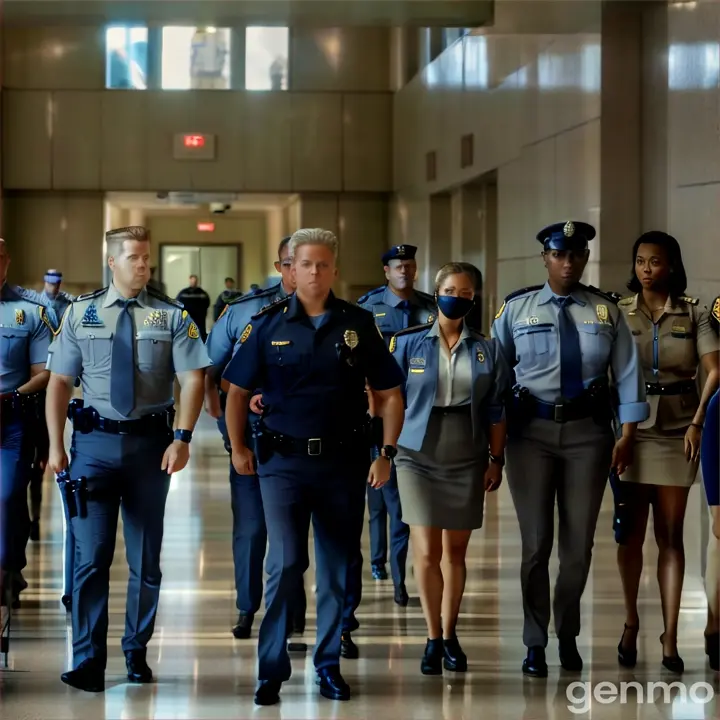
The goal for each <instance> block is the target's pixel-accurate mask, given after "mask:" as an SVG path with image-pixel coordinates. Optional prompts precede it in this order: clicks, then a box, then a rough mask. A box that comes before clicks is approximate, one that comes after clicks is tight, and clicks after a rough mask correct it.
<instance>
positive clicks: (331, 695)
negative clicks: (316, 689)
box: [318, 667, 350, 700]
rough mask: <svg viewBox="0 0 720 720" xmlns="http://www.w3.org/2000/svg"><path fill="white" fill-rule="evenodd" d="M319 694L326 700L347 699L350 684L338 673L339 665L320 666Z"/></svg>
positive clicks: (348, 697)
mask: <svg viewBox="0 0 720 720" xmlns="http://www.w3.org/2000/svg"><path fill="white" fill-rule="evenodd" d="M318 677H319V678H320V694H321V695H322V696H323V697H324V698H327V699H328V700H349V699H350V686H349V685H348V684H347V683H346V682H345V680H344V679H343V676H342V675H341V674H340V668H339V667H329V668H320V670H318Z"/></svg>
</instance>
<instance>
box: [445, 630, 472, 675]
mask: <svg viewBox="0 0 720 720" xmlns="http://www.w3.org/2000/svg"><path fill="white" fill-rule="evenodd" d="M443 653H444V655H443V665H444V667H445V669H446V670H450V672H467V655H466V654H465V653H464V652H463V649H462V648H461V647H460V642H459V641H458V639H457V637H451V638H448V639H447V640H444V641H443Z"/></svg>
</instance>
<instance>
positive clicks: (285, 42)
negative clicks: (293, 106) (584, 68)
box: [245, 27, 290, 90]
mask: <svg viewBox="0 0 720 720" xmlns="http://www.w3.org/2000/svg"><path fill="white" fill-rule="evenodd" d="M289 37H290V33H289V31H288V29H287V28H286V27H249V28H246V29H245V88H246V89H247V90H287V89H288V54H289V45H290V40H289Z"/></svg>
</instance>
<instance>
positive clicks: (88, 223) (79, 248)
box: [63, 194, 105, 288]
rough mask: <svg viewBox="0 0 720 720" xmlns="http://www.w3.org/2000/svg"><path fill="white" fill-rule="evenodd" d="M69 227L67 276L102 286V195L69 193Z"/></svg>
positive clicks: (66, 239)
mask: <svg viewBox="0 0 720 720" xmlns="http://www.w3.org/2000/svg"><path fill="white" fill-rule="evenodd" d="M64 211H65V217H66V219H67V229H66V231H65V234H64V236H63V245H64V246H65V248H66V258H65V261H66V262H65V266H64V267H65V269H64V270H63V275H66V276H67V281H68V282H73V283H90V284H91V285H94V286H95V287H97V288H99V287H102V278H103V267H104V264H105V259H104V257H103V239H104V234H103V214H104V203H103V197H102V195H91V196H88V195H85V194H83V195H69V196H68V197H67V200H66V203H65V209H64Z"/></svg>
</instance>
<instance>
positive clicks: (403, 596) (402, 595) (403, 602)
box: [393, 583, 410, 607]
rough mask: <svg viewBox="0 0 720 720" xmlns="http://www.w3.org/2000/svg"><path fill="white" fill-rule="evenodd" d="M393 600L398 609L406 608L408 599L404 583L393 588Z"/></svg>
mask: <svg viewBox="0 0 720 720" xmlns="http://www.w3.org/2000/svg"><path fill="white" fill-rule="evenodd" d="M393 599H394V600H395V604H396V605H399V606H400V607H407V606H408V603H409V602H410V597H409V595H408V591H407V588H406V587H405V584H404V583H401V584H400V585H396V586H395V597H394V598H393Z"/></svg>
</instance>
